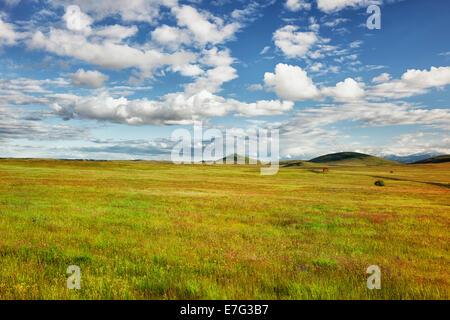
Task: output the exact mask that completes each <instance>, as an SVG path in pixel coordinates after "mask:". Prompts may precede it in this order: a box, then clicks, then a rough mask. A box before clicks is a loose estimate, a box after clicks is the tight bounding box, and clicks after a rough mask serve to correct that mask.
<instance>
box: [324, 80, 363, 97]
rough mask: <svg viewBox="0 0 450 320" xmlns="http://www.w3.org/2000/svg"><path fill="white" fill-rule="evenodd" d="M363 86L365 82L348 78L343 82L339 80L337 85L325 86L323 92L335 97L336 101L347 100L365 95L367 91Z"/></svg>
mask: <svg viewBox="0 0 450 320" xmlns="http://www.w3.org/2000/svg"><path fill="white" fill-rule="evenodd" d="M363 88H364V83H361V82H356V81H355V80H353V79H352V78H347V79H345V80H344V81H342V82H338V83H337V84H336V86H335V87H327V88H323V89H322V93H323V94H325V95H327V96H330V97H333V99H334V100H335V101H339V102H347V101H353V100H358V99H361V98H362V97H364V94H365V92H364V89H363Z"/></svg>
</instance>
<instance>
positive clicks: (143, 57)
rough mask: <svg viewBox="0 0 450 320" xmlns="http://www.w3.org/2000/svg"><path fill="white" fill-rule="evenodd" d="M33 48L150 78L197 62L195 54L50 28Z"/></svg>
mask: <svg viewBox="0 0 450 320" xmlns="http://www.w3.org/2000/svg"><path fill="white" fill-rule="evenodd" d="M28 46H29V47H30V48H31V49H45V50H47V51H49V52H52V53H54V54H57V55H60V56H64V57H73V58H76V59H79V60H82V61H85V62H88V63H92V64H95V65H98V66H100V67H102V68H106V69H115V70H121V69H127V68H132V67H136V68H139V69H140V70H141V71H142V72H143V73H145V74H146V75H147V76H151V74H152V71H153V70H155V69H157V68H160V67H161V66H164V65H168V66H180V65H185V64H188V63H190V62H191V61H195V58H196V56H195V55H194V54H193V53H190V52H185V51H178V52H175V53H173V54H168V53H162V52H160V51H158V50H155V49H148V50H141V49H138V48H133V47H131V46H129V45H128V44H117V43H115V42H114V41H111V40H110V39H108V38H106V39H99V40H91V41H90V40H89V39H88V38H86V37H85V36H84V35H81V34H75V33H72V32H70V31H66V30H57V29H51V30H50V31H49V33H48V34H47V35H44V34H43V33H42V32H41V31H37V32H36V33H35V34H34V35H33V37H32V39H30V41H29V42H28Z"/></svg>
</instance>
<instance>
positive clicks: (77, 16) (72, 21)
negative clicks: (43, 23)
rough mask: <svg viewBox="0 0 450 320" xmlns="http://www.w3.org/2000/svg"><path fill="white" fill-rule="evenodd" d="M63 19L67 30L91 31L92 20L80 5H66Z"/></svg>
mask: <svg viewBox="0 0 450 320" xmlns="http://www.w3.org/2000/svg"><path fill="white" fill-rule="evenodd" d="M63 19H64V21H66V27H67V29H69V30H72V31H80V32H84V33H90V32H91V24H92V22H93V20H92V19H91V17H89V16H88V15H87V14H85V13H84V12H82V11H81V9H80V7H79V6H77V5H71V6H68V7H67V8H66V13H65V14H64V16H63Z"/></svg>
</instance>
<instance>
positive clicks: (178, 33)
mask: <svg viewBox="0 0 450 320" xmlns="http://www.w3.org/2000/svg"><path fill="white" fill-rule="evenodd" d="M152 39H153V40H155V41H156V42H158V43H160V44H162V45H165V46H168V47H169V48H171V49H173V50H176V49H178V48H179V47H180V46H181V45H183V44H190V43H191V42H192V39H191V36H190V34H189V31H188V30H186V29H181V28H177V27H171V26H168V25H162V26H160V27H158V28H156V29H155V30H154V31H152Z"/></svg>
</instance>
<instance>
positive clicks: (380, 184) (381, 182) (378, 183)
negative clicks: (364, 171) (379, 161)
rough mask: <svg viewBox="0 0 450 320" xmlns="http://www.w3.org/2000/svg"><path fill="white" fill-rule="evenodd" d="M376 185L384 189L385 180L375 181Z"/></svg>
mask: <svg viewBox="0 0 450 320" xmlns="http://www.w3.org/2000/svg"><path fill="white" fill-rule="evenodd" d="M375 185H376V186H378V187H384V186H385V184H384V181H383V180H377V181H375Z"/></svg>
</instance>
